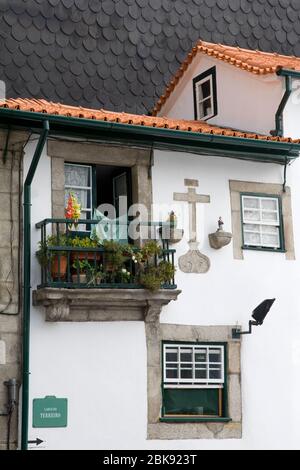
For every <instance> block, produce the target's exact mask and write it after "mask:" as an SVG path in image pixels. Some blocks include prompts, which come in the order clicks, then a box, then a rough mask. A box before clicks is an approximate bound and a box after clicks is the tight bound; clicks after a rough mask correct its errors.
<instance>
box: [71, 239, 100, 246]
mask: <svg viewBox="0 0 300 470" xmlns="http://www.w3.org/2000/svg"><path fill="white" fill-rule="evenodd" d="M69 246H71V247H73V248H97V247H98V246H99V245H98V242H97V240H91V239H90V238H89V237H83V238H82V237H74V238H70V239H69Z"/></svg>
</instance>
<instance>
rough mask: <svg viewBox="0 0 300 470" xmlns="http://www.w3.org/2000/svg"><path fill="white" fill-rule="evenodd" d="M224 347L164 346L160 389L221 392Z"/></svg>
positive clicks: (198, 345) (195, 345) (199, 345)
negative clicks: (161, 387)
mask: <svg viewBox="0 0 300 470" xmlns="http://www.w3.org/2000/svg"><path fill="white" fill-rule="evenodd" d="M224 380H225V378H224V346H219V345H202V344H164V387H165V388H171V387H172V386H174V387H177V388H178V387H186V386H188V387H196V388H199V387H208V388H212V386H214V387H217V388H222V387H223V385H224Z"/></svg>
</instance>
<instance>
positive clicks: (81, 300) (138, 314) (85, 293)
mask: <svg viewBox="0 0 300 470" xmlns="http://www.w3.org/2000/svg"><path fill="white" fill-rule="evenodd" d="M180 292H181V291H180V290H175V289H174V290H172V289H160V290H159V291H157V292H150V291H149V290H147V289H58V288H50V287H49V288H43V289H37V290H35V291H34V292H33V305H35V306H43V307H45V310H46V318H45V319H46V321H51V322H58V321H64V322H66V321H68V322H70V321H77V322H86V321H145V322H155V321H157V320H158V319H159V316H160V313H161V309H162V307H163V306H164V305H167V304H168V303H169V302H171V301H172V300H176V299H177V297H178V295H179V294H180Z"/></svg>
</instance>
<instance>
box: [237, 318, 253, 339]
mask: <svg viewBox="0 0 300 470" xmlns="http://www.w3.org/2000/svg"><path fill="white" fill-rule="evenodd" d="M258 325H260V323H258V322H257V321H253V320H250V321H249V330H248V331H241V330H240V329H238V328H233V329H232V339H239V338H240V337H241V335H251V333H252V326H258Z"/></svg>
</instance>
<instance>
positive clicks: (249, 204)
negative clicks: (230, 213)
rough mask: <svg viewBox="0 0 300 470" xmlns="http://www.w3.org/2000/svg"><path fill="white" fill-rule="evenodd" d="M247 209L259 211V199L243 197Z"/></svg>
mask: <svg viewBox="0 0 300 470" xmlns="http://www.w3.org/2000/svg"><path fill="white" fill-rule="evenodd" d="M243 206H244V208H245V209H259V199H257V198H253V197H243Z"/></svg>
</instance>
